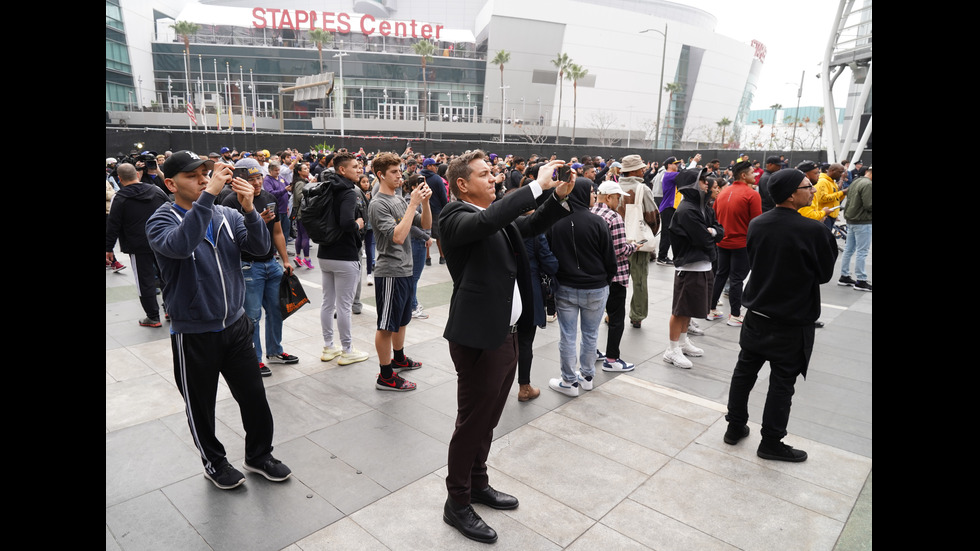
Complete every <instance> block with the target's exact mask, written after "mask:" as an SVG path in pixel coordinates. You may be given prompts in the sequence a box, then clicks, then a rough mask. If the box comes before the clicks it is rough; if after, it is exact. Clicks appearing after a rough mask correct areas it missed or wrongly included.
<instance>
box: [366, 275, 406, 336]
mask: <svg viewBox="0 0 980 551" xmlns="http://www.w3.org/2000/svg"><path fill="white" fill-rule="evenodd" d="M374 298H375V301H376V302H377V303H378V304H377V306H378V329H380V330H382V331H391V332H392V333H397V332H398V330H399V329H401V328H402V327H404V326H406V325H408V322H410V321H412V276H408V277H375V278H374Z"/></svg>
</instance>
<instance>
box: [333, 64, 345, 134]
mask: <svg viewBox="0 0 980 551" xmlns="http://www.w3.org/2000/svg"><path fill="white" fill-rule="evenodd" d="M346 55H347V52H337V53H336V54H334V57H336V58H337V59H338V60H340V87H339V88H337V97H338V100H337V103H338V104H340V135H341V136H343V135H344V56H346Z"/></svg>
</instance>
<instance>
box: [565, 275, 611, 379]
mask: <svg viewBox="0 0 980 551" xmlns="http://www.w3.org/2000/svg"><path fill="white" fill-rule="evenodd" d="M607 298H609V287H601V288H599V289H573V288H571V287H568V286H562V287H559V288H558V293H557V295H556V297H555V301H556V303H557V305H558V327H559V329H560V331H561V339H560V340H559V341H558V352H559V354H560V355H561V378H562V379H564V381H565V382H566V383H569V384H571V383H574V382H575V381H576V377H575V334H576V333H577V332H578V325H579V316H580V315H581V319H582V347H581V348H580V349H579V355H578V360H579V366H580V367H579V369H580V371H581V372H582V376H583V377H589V376H592V375H595V351H596V341H598V340H599V324H600V323H602V313H603V312H604V311H605V309H606V299H607Z"/></svg>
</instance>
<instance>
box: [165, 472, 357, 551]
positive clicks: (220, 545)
mask: <svg viewBox="0 0 980 551" xmlns="http://www.w3.org/2000/svg"><path fill="white" fill-rule="evenodd" d="M163 493H164V494H165V495H166V496H167V498H168V499H169V500H170V501H171V503H173V504H174V506H175V507H176V508H177V510H178V511H179V512H180V514H181V515H183V516H184V518H186V519H187V520H188V522H190V523H191V525H193V526H194V528H195V529H196V530H197V532H198V533H199V534H200V535H201V537H203V538H204V540H205V541H206V542H207V543H208V545H210V546H211V547H212V548H213V549H215V550H225V549H227V550H230V551H239V550H241V549H282V548H283V547H286V546H287V545H290V544H291V543H293V542H295V541H298V540H300V539H302V538H304V537H306V536H308V535H310V534H312V533H313V532H315V531H317V530H319V529H321V528H323V527H324V526H327V525H329V524H331V523H333V522H336V521H337V520H340V519H341V518H342V517H343V513H341V512H340V511H338V510H337V509H336V508H334V507H333V506H332V505H330V504H329V503H327V501H326V500H324V499H323V498H322V497H320V496H318V495H317V494H316V493H315V492H313V490H311V489H310V488H309V487H307V486H306V485H304V484H303V483H302V482H300V481H299V480H296V479H293V478H291V479H289V480H286V481H285V482H271V481H268V480H266V479H265V478H263V477H261V476H260V475H257V474H252V473H249V474H247V475H246V482H245V484H244V485H242V486H239V487H238V488H235V489H233V490H219V489H217V488H215V487H214V485H213V484H212V483H211V482H210V481H209V480H207V479H206V478H204V477H203V476H193V477H190V478H188V479H186V480H182V481H180V482H178V483H176V484H171V485H170V486H166V487H165V488H163Z"/></svg>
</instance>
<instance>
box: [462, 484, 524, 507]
mask: <svg viewBox="0 0 980 551" xmlns="http://www.w3.org/2000/svg"><path fill="white" fill-rule="evenodd" d="M470 502H472V503H482V504H483V505H487V506H489V507H493V508H494V509H517V498H516V497H514V496H512V495H508V494H505V493H503V492H498V491H497V490H494V489H493V487H491V486H487V487H486V488H484V489H483V490H471V491H470Z"/></svg>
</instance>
